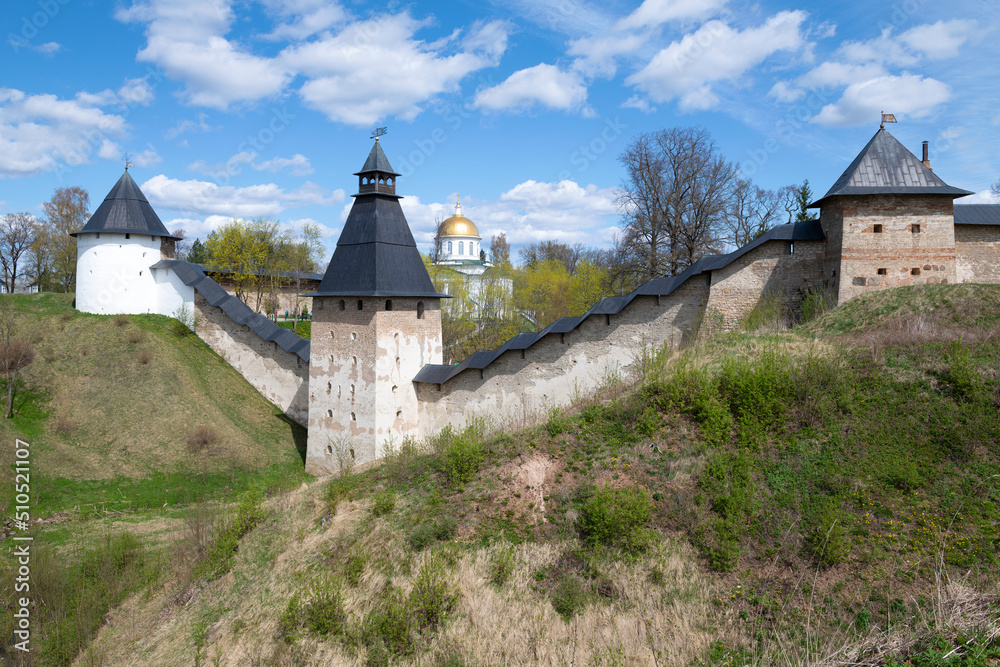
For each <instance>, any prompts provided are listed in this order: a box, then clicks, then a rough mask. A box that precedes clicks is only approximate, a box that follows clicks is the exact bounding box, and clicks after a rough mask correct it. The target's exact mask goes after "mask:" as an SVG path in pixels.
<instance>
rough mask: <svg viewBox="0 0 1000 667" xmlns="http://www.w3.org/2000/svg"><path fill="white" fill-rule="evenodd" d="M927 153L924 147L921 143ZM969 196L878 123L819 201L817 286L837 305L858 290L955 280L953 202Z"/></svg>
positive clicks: (814, 206)
mask: <svg viewBox="0 0 1000 667" xmlns="http://www.w3.org/2000/svg"><path fill="white" fill-rule="evenodd" d="M924 149H925V151H926V144H925V145H924ZM970 194H972V193H971V192H969V191H968V190H962V189H960V188H956V187H953V186H950V185H948V184H947V183H945V182H944V181H943V180H942V179H941V178H940V177H939V176H938V175H937V174H935V173H934V172H933V171H931V169H930V166H929V161H928V160H927V156H926V154H925V155H924V159H923V160H919V159H917V157H916V156H915V155H913V153H911V152H910V151H908V150H907V149H906V148H905V147H904V146H903V145H902V144H901V143H899V141H897V140H896V138H895V137H893V136H892V135H891V134H889V132H888V131H887V130H886V129H885V127H884V126H882V127H880V128H879V130H878V132H876V133H875V136H874V137H872V139H871V141H869V142H868V144H867V145H866V146H865V147H864V149H862V151H861V152H860V153H859V154H858V156H857V157H856V158H855V159H854V161H853V162H852V163H851V164H850V165H849V166H848V167H847V169H846V170H845V171H844V173H843V174H842V175H841V176H840V178H839V179H837V181H836V182H835V183H834V184H833V187H831V188H830V190H829V191H828V192H827V193H826V194H825V195H824V196H823V197H822V198H820V199H818V200H817V201H815V202H813V203H812V204H810V208H819V209H820V224H821V225H822V228H823V233H824V234H825V235H826V249H825V253H824V254H825V259H824V263H823V280H824V284H826V285H827V286H828V287H830V288H831V289H832V290H833V291H834V292H835V293H836V295H837V303H844V302H845V301H847V300H848V299H850V298H852V297H854V296H857V295H858V294H862V293H864V292H868V291H872V290H879V289H886V288H889V287H898V286H903V285H921V284H925V283H953V282H956V276H957V272H956V268H957V267H956V264H957V256H956V250H955V224H954V206H953V202H954V200H955V199H956V198H958V197H964V196H966V195H970Z"/></svg>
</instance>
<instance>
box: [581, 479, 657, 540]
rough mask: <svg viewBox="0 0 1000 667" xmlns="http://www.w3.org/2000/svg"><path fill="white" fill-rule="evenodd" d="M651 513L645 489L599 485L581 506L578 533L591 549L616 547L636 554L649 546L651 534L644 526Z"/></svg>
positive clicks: (651, 508) (651, 505)
mask: <svg viewBox="0 0 1000 667" xmlns="http://www.w3.org/2000/svg"><path fill="white" fill-rule="evenodd" d="M652 511H653V501H652V500H651V499H650V497H649V492H648V491H647V490H646V489H645V488H643V487H640V486H638V485H634V486H628V487H625V488H621V489H616V488H613V487H611V486H602V487H601V488H599V489H598V490H597V491H596V493H594V496H593V497H592V498H591V499H590V500H588V501H587V502H586V504H585V505H584V506H583V512H582V514H581V516H580V533H581V535H582V537H583V539H584V540H585V541H586V542H588V543H589V544H591V545H593V546H596V545H603V546H607V547H613V548H618V549H621V550H622V551H623V552H625V553H627V554H630V555H636V554H639V553H642V552H643V551H645V550H646V549H647V548H648V547H649V544H650V541H651V535H650V531H649V530H647V529H646V525H647V524H648V523H649V521H650V519H651V518H652Z"/></svg>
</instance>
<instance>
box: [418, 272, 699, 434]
mask: <svg viewBox="0 0 1000 667" xmlns="http://www.w3.org/2000/svg"><path fill="white" fill-rule="evenodd" d="M708 291H709V286H708V279H707V277H706V276H694V277H693V278H691V279H690V280H688V281H686V282H685V283H684V284H683V285H681V286H680V287H679V288H678V289H677V290H675V291H674V292H673V293H672V294H670V295H669V296H666V297H653V296H640V297H637V298H636V299H635V300H633V301H632V303H630V304H629V305H628V306H627V307H626V308H625V309H623V310H622V311H621V312H620V313H618V314H617V315H609V316H605V315H592V316H590V317H588V318H587V319H586V320H584V322H583V323H582V324H581V325H580V326H579V327H578V328H577V329H575V330H573V331H571V332H569V333H567V334H558V333H557V334H549V335H547V336H546V337H545V338H544V339H542V340H540V341H538V342H537V343H536V344H535V345H533V346H531V347H530V348H528V349H527V350H524V351H523V353H522V351H520V350H512V351H508V352H506V353H505V354H504V355H503V356H501V357H500V358H499V359H497V360H496V361H494V362H493V363H492V364H490V365H489V367H487V368H486V369H484V370H483V371H479V370H476V369H469V370H465V371H464V372H462V373H461V374H460V375H458V376H457V377H455V378H453V379H451V380H449V381H448V382H446V383H444V384H442V385H435V384H425V383H414V384H415V386H416V392H417V399H418V401H419V404H420V429H421V435H422V436H423V437H427V436H431V435H433V434H435V433H437V432H439V431H440V430H441V429H442V428H444V427H445V426H447V425H448V424H451V425H453V426H455V427H456V428H460V427H462V426H464V425H465V424H467V423H469V422H470V421H471V420H473V419H475V418H477V417H486V418H491V419H496V420H500V422H501V423H509V422H511V421H512V422H514V423H519V422H520V423H526V422H530V421H532V420H533V419H536V418H539V417H543V416H544V412H545V410H546V409H548V408H551V407H555V406H560V405H565V404H567V403H569V402H570V401H571V400H572V399H573V398H574V395H578V394H579V395H584V394H586V393H588V392H591V391H594V390H596V389H598V388H599V387H600V386H601V385H602V384H604V383H605V382H606V381H607V380H608V379H609V378H610V377H612V376H613V375H616V374H622V373H626V372H628V369H629V367H630V366H633V365H634V364H635V363H636V361H637V360H638V359H640V358H641V357H642V354H643V348H644V347H645V348H648V347H649V346H659V345H662V344H664V343H666V344H668V345H671V346H677V345H679V344H680V343H681V342H682V341H683V340H685V339H686V338H688V337H689V336H690V335H691V334H692V333H697V331H696V329H697V326H698V324H699V323H700V320H701V316H702V313H703V311H704V306H705V303H706V301H707V300H708Z"/></svg>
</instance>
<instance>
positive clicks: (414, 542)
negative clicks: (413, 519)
mask: <svg viewBox="0 0 1000 667" xmlns="http://www.w3.org/2000/svg"><path fill="white" fill-rule="evenodd" d="M433 541H434V526H433V525H432V524H429V523H422V524H420V525H419V526H417V527H416V528H414V529H413V532H412V533H410V546H411V547H413V550H414V551H421V550H423V548H424V547H426V546H427V545H428V544H430V543H431V542H433Z"/></svg>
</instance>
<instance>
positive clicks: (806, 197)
mask: <svg viewBox="0 0 1000 667" xmlns="http://www.w3.org/2000/svg"><path fill="white" fill-rule="evenodd" d="M794 193H795V220H794V222H806V221H807V220H812V219H813V215H812V213H810V212H809V203H810V202H811V201H812V196H813V193H812V189H811V188H810V187H809V179H808V178H807V179H806V180H804V181H802V185H800V186H797V187H795V190H794Z"/></svg>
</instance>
